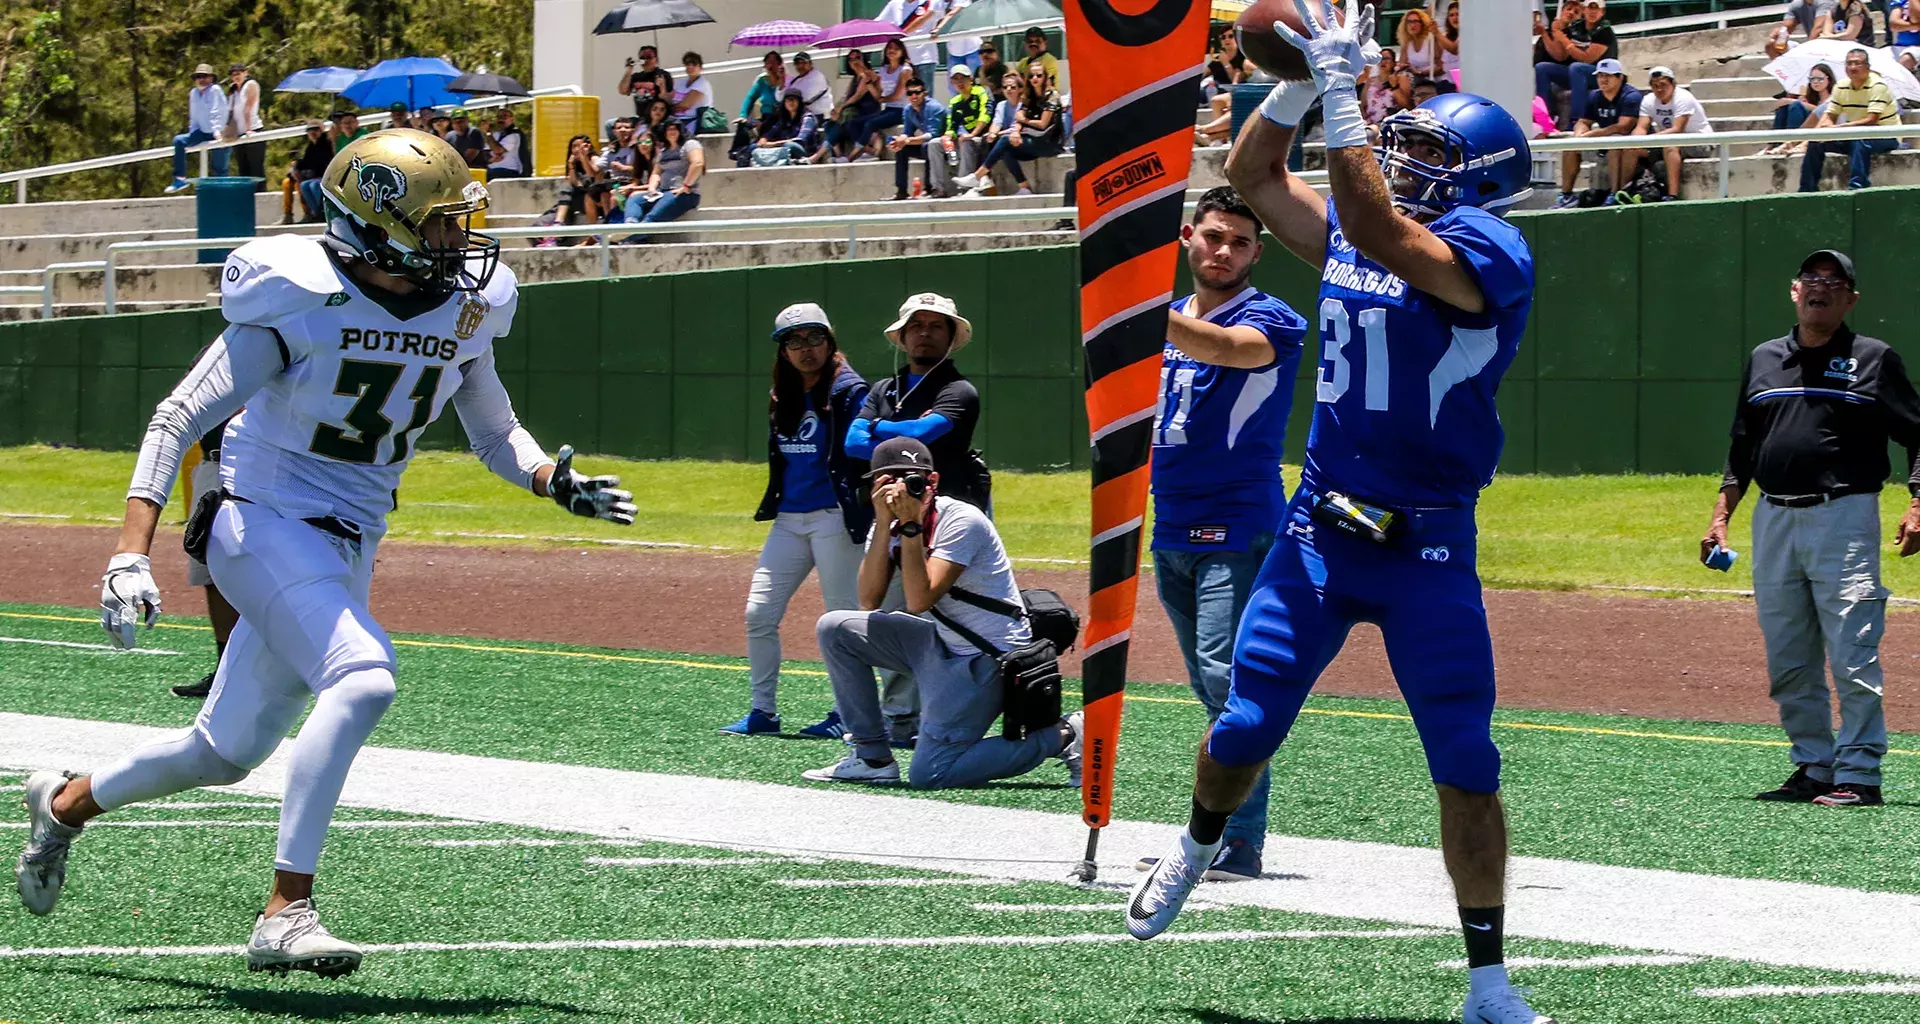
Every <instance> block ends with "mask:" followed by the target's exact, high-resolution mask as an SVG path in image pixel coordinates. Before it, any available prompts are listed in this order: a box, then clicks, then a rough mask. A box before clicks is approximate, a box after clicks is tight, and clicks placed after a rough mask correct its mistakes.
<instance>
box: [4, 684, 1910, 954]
mask: <svg viewBox="0 0 1920 1024" xmlns="http://www.w3.org/2000/svg"><path fill="white" fill-rule="evenodd" d="M171 735H176V733H173V732H171V731H169V730H164V729H156V728H149V727H144V726H134V725H125V724H120V723H111V722H89V721H82V720H76V719H63V718H46V717H38V716H30V715H18V714H7V713H0V751H6V754H5V757H6V760H7V762H8V764H9V765H10V766H13V767H23V766H46V767H64V768H87V767H90V766H94V765H99V764H103V763H106V762H108V761H110V760H112V759H114V758H116V757H118V756H120V755H122V754H123V753H124V752H125V751H126V750H127V749H129V748H131V747H133V746H136V745H138V744H140V743H144V742H147V741H150V740H153V739H156V738H159V737H163V736H171ZM285 753H286V751H285V748H284V747H283V748H282V750H281V752H280V753H279V754H278V755H276V756H275V757H274V758H273V759H271V760H269V761H268V762H267V763H266V764H265V765H262V766H261V767H260V768H259V769H257V770H255V771H254V773H253V774H252V776H250V777H249V778H248V779H247V780H246V781H245V782H243V783H241V784H240V785H239V786H234V787H229V791H231V792H241V793H246V794H260V795H267V796H278V795H279V794H280V790H281V788H282V786H283V783H284V780H285V763H286V762H285ZM1152 796H1153V794H1148V793H1145V792H1138V793H1135V794H1134V795H1133V797H1131V798H1130V799H1135V800H1139V799H1147V798H1150V797H1152ZM1167 799H1168V800H1169V801H1170V800H1171V797H1167ZM343 801H344V803H346V804H348V805H352V806H358V807H376V808H382V809H385V810H389V811H395V812H399V813H403V814H420V815H444V816H446V817H449V818H457V819H463V820H474V821H487V822H496V823H501V824H511V825H519V826H526V827H532V828H541V829H551V830H554V831H557V832H571V833H573V834H574V835H576V836H580V837H583V838H584V837H585V836H590V835H601V836H606V837H610V838H620V839H654V840H659V841H663V842H672V843H681V844H686V845H694V846H697V845H701V844H703V843H717V844H724V845H725V846H726V847H728V848H729V849H733V850H738V851H740V852H742V853H756V852H764V853H770V854H776V855H777V854H786V853H791V852H797V851H805V852H807V853H808V854H813V855H818V856H822V857H829V858H833V859H836V860H845V861H858V862H862V863H870V864H881V865H886V866H889V867H899V866H901V865H902V864H906V865H909V866H916V867H921V868H923V869H929V870H938V871H947V872H951V873H953V874H955V875H963V876H973V877H975V878H983V879H1013V880H1017V881H1025V882H1031V881H1041V882H1061V881H1062V880H1063V879H1064V878H1065V877H1066V874H1067V870H1068V869H1069V868H1070V867H1071V866H1072V865H1074V864H1076V863H1078V862H1079V860H1080V856H1081V853H1082V848H1083V846H1084V844H1085V840H1086V829H1085V827H1084V826H1083V825H1081V824H1080V819H1079V815H1078V814H1077V813H1075V811H1076V810H1077V809H1076V808H1073V807H1071V804H1072V803H1073V801H1072V798H1071V796H1070V795H1068V794H1063V795H1062V797H1061V801H1060V802H1061V805H1062V806H1061V811H1060V813H1045V812H1040V811H1027V810H1012V809H1007V808H997V807H983V806H978V805H974V804H962V803H949V802H946V801H942V800H928V799H920V798H913V797H904V796H894V795H890V794H885V793H878V792H863V791H849V790H848V789H847V788H845V787H826V786H799V785H793V786H782V785H772V784H768V783H758V782H742V781H737V780H731V779H710V778H702V777H699V776H690V775H662V774H654V773H647V772H629V771H617V770H613V769H607V768H591V767H584V766H579V765H562V764H541V763H535V762H527V761H510V760H505V759H500V758H487V757H474V756H468V755H461V754H442V753H432V752H427V751H415V750H395V749H388V748H380V747H373V748H368V749H367V750H364V751H362V752H361V754H360V756H359V758H358V759H357V760H356V762H355V764H354V769H353V774H352V775H350V776H349V777H348V779H347V785H346V791H345V793H344V796H343ZM1124 804H1125V802H1124V801H1123V809H1124ZM850 823H852V824H850ZM103 824H104V822H103ZM434 824H436V825H445V824H447V823H445V822H435V823H434ZM1174 831H1175V826H1171V825H1163V824H1147V823H1139V822H1130V821H1119V822H1115V823H1114V824H1112V825H1110V826H1108V827H1107V828H1106V829H1105V830H1104V833H1103V838H1102V840H1101V848H1102V849H1103V850H1104V851H1107V860H1106V862H1105V863H1104V864H1103V865H1102V873H1103V875H1104V876H1105V877H1106V878H1107V879H1109V880H1111V879H1116V878H1131V877H1133V871H1132V866H1133V861H1134V859H1135V858H1137V857H1138V856H1139V855H1140V854H1142V853H1153V852H1158V851H1160V850H1161V849H1163V848H1165V846H1166V843H1167V840H1168V839H1169V838H1170V837H1171V836H1172V835H1173V833H1174ZM83 842H84V840H83ZM1265 860H1266V863H1267V864H1268V866H1269V867H1270V868H1271V869H1272V870H1274V871H1276V872H1280V873H1282V874H1283V876H1284V877H1274V878H1263V879H1258V880H1255V881H1247V882H1235V883H1233V884H1231V885H1227V884H1211V885H1208V886H1207V887H1206V888H1205V889H1204V890H1202V898H1203V899H1205V900H1207V901H1209V902H1212V903H1221V904H1232V905H1246V906H1259V907H1267V908H1271V909H1276V910H1287V911H1295V912H1301V913H1310V914H1320V915H1329V916H1336V917H1341V918H1347V919H1351V920H1361V921H1387V922H1395V923H1398V924H1404V925H1415V926H1420V927H1424V928H1437V929H1440V930H1441V931H1443V932H1449V933H1450V932H1452V931H1453V930H1454V929H1456V928H1458V927H1459V920H1460V918H1459V909H1458V907H1457V906H1456V905H1455V903H1454V898H1453V892H1452V889H1451V887H1450V886H1449V885H1448V883H1447V877H1446V872H1445V870H1444V868H1443V866H1442V864H1441V861H1440V852H1439V851H1438V850H1434V849H1424V848H1410V847H1400V846H1389V845H1386V844H1381V843H1358V842H1345V841H1338V840H1323V839H1299V838H1293V837H1289V836H1281V835H1274V836H1270V837H1269V838H1268V840H1267V846H1266V851H1265ZM1509 877H1510V878H1511V879H1512V884H1513V896H1512V898H1511V901H1510V902H1509V904H1508V915H1507V929H1508V934H1509V935H1512V936H1514V937H1515V938H1537V939H1552V940H1558V941H1565V942H1578V943H1587V944H1592V945H1596V946H1602V947H1610V948H1614V949H1628V950H1638V951H1647V952H1664V953H1677V954H1684V955H1690V956H1706V957H1722V958H1727V959H1734V960H1751V961H1756V962H1760V963H1769V964H1776V965H1781V966H1791V967H1809V968H1818V969H1823V970H1833V971H1845V972H1848V973H1855V974H1859V973H1868V972H1871V973H1875V974H1884V975H1906V976H1911V977H1915V978H1920V896H1915V895H1910V894H1906V893H1882V892H1865V891H1860V890H1855V889H1842V888H1837V887H1832V886H1819V885H1808V884H1804V883H1798V882H1777V881H1763V880H1758V879H1746V878H1727V877H1721V876H1716V875H1700V874H1688V873H1683V872H1678V871H1660V870H1650V869H1645V868H1622V867H1611V866H1607V865H1602V864H1589V863H1584V862H1579V861H1564V860H1547V859H1542V858H1535V857H1520V858H1515V860H1514V861H1513V863H1512V867H1511V871H1510V874H1509ZM809 881H811V880H809ZM180 884H183V885H190V884H193V883H192V881H191V880H182V881H181V882H180ZM984 884H1007V883H1006V882H1004V881H997V882H996V881H989V882H986V883H984ZM1179 934H1181V933H1180V932H1179V931H1178V930H1177V929H1176V931H1175V932H1174V933H1173V936H1177V935H1179ZM1809 935H1845V936H1847V941H1846V942H1844V943H1822V942H1808V941H1807V938H1806V937H1807V936H1809ZM1168 937H1171V936H1163V937H1162V938H1161V939H1157V940H1155V941H1166V939H1167V938H1168ZM1864 965H1871V967H1866V966H1864Z"/></svg>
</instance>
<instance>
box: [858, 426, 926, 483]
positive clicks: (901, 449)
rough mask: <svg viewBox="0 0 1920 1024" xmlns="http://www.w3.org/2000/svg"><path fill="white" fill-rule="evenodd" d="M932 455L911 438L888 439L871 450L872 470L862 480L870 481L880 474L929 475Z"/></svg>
mask: <svg viewBox="0 0 1920 1024" xmlns="http://www.w3.org/2000/svg"><path fill="white" fill-rule="evenodd" d="M932 471H933V453H932V452H930V451H928V450H927V446H926V445H924V444H921V443H920V442H919V441H916V440H914V439H913V438H911V437H890V438H888V439H886V440H885V441H882V442H880V445H879V447H877V448H875V449H874V450H873V470H872V471H871V472H869V473H868V474H867V475H866V476H865V477H863V478H862V479H865V480H871V479H873V478H874V477H876V476H879V475H881V474H882V473H887V474H892V473H930V472H932Z"/></svg>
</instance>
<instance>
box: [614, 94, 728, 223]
mask: <svg viewBox="0 0 1920 1024" xmlns="http://www.w3.org/2000/svg"><path fill="white" fill-rule="evenodd" d="M706 173H707V155H706V152H705V151H704V150H703V149H701V148H700V140H699V139H696V138H694V137H693V136H692V135H691V134H690V133H689V132H688V131H687V126H686V125H683V124H681V123H680V122H678V121H668V122H667V123H666V124H665V125H663V126H661V129H660V135H659V137H658V139H657V140H656V141H655V144H654V157H653V176H652V177H651V178H650V179H648V181H647V190H646V191H645V192H643V193H640V194H638V195H635V196H633V197H632V198H630V199H628V200H627V209H626V217H627V223H629V224H636V223H647V224H658V223H661V222H663V221H669V220H679V219H680V218H681V217H684V216H686V215H687V214H689V213H692V212H693V211H694V209H696V208H697V207H699V205H700V178H701V177H702V176H703V175H705V174H706ZM646 241H647V237H646V236H645V235H629V236H628V237H627V238H625V239H624V240H622V244H623V245H639V244H641V243H643V242H646Z"/></svg>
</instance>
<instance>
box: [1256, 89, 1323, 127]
mask: <svg viewBox="0 0 1920 1024" xmlns="http://www.w3.org/2000/svg"><path fill="white" fill-rule="evenodd" d="M1317 95H1318V93H1316V92H1315V91H1314V88H1313V82H1312V80H1308V81H1305V82H1280V83H1278V84H1277V85H1275V86H1274V87H1273V90H1272V91H1271V92H1268V93H1267V98H1266V99H1264V100H1261V101H1260V116H1261V117H1264V118H1266V119H1267V120H1269V121H1272V122H1273V123H1274V124H1277V125H1279V126H1280V127H1282V128H1292V127H1293V126H1295V125H1297V124H1299V123H1300V119H1301V118H1303V117H1305V116H1306V115H1307V108H1308V107H1311V106H1313V100H1314V97H1315V96H1317Z"/></svg>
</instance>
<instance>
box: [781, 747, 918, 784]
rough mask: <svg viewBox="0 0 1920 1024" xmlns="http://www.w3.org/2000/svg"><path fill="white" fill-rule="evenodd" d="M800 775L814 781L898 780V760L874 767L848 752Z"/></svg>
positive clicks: (857, 755)
mask: <svg viewBox="0 0 1920 1024" xmlns="http://www.w3.org/2000/svg"><path fill="white" fill-rule="evenodd" d="M800 775H801V777H802V778H806V779H811V780H813V781H814V782H899V781H900V762H898V761H888V762H887V763H886V764H883V765H881V766H880V767H878V768H875V767H874V766H872V765H870V764H868V763H867V762H866V759H865V758H863V757H861V756H860V755H859V754H848V755H847V756H846V757H844V758H841V759H840V760H839V761H838V762H836V763H834V764H830V765H828V766H826V767H825V768H813V769H809V770H807V771H804V772H801V773H800Z"/></svg>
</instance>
